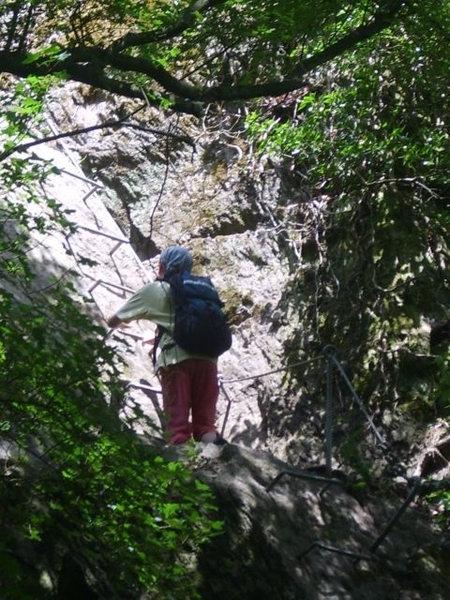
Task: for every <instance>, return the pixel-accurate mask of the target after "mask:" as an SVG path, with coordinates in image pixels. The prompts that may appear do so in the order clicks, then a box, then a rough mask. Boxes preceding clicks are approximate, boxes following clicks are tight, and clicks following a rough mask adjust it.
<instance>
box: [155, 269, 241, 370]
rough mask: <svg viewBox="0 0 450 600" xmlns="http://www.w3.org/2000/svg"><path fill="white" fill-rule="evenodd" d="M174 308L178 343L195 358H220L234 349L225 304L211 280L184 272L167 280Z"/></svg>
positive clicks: (173, 336)
mask: <svg viewBox="0 0 450 600" xmlns="http://www.w3.org/2000/svg"><path fill="white" fill-rule="evenodd" d="M165 281H167V282H168V283H169V284H170V289H171V294H172V302H173V308H174V331H173V335H172V338H173V340H174V341H175V343H176V344H177V345H178V346H180V348H183V349H184V350H187V351H188V352H192V353H193V354H199V355H200V356H207V357H210V358H218V357H219V356H220V355H221V354H223V353H224V352H226V351H227V350H229V349H230V348H231V343H232V337H231V329H230V326H229V324H228V321H227V318H226V316H225V313H224V312H223V310H222V309H223V302H222V301H221V300H220V297H219V294H218V292H217V290H216V288H215V287H214V284H213V283H212V281H211V279H210V278H209V277H200V276H198V275H191V274H190V273H187V272H183V273H177V274H176V275H173V276H172V277H170V278H169V279H165Z"/></svg>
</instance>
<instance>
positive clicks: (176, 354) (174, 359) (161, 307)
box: [116, 281, 217, 371]
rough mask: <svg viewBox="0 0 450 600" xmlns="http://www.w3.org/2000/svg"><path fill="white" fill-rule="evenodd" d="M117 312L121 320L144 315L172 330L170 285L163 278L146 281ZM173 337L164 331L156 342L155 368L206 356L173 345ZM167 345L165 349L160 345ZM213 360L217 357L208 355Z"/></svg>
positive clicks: (138, 317) (124, 320) (130, 319)
mask: <svg viewBox="0 0 450 600" xmlns="http://www.w3.org/2000/svg"><path fill="white" fill-rule="evenodd" d="M116 316H117V317H118V318H119V319H120V320H121V321H123V322H124V323H129V322H130V321H137V320H140V319H144V320H147V321H153V323H156V324H157V325H161V326H162V327H164V328H165V329H167V330H168V331H169V332H173V305H172V300H171V296H170V285H169V284H168V283H167V282H166V281H154V282H152V283H147V284H146V285H144V286H143V287H142V288H141V289H140V290H138V291H137V292H136V293H135V294H133V296H131V298H130V299H129V300H128V301H127V302H126V303H125V304H124V305H123V306H122V307H121V308H120V309H119V310H118V311H117V312H116ZM172 344H173V340H172V338H171V337H170V335H168V334H167V333H164V335H163V337H162V339H161V341H160V343H159V349H160V350H159V353H158V354H157V359H156V364H155V370H156V371H158V369H159V368H161V367H166V366H168V365H173V364H176V363H179V362H181V361H182V360H186V359H188V358H207V357H204V356H199V355H198V354H192V353H191V352H187V351H186V350H183V349H182V348H180V347H179V346H177V345H176V344H175V345H172ZM165 345H167V346H168V348H167V349H163V348H164V346H165ZM209 360H211V361H212V362H215V363H216V362H217V360H216V359H214V358H210V359H209Z"/></svg>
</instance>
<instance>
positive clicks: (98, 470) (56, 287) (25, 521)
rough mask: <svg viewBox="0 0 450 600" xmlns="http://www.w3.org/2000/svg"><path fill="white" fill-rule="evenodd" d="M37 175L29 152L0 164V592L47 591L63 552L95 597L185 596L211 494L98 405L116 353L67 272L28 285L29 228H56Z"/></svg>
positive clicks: (115, 388)
mask: <svg viewBox="0 0 450 600" xmlns="http://www.w3.org/2000/svg"><path fill="white" fill-rule="evenodd" d="M41 167H42V168H43V173H42V172H41ZM47 172H48V170H47V168H46V166H45V164H44V165H39V163H38V161H37V159H36V160H29V161H24V160H21V159H10V161H9V162H5V163H3V164H2V179H3V181H4V182H5V185H6V186H7V187H8V188H9V195H8V196H7V197H6V199H4V201H3V203H2V213H1V214H2V220H3V228H2V234H1V239H0V271H1V274H2V286H1V294H0V303H1V312H0V339H1V343H0V366H1V369H0V398H1V407H2V408H1V413H0V449H1V462H0V466H1V470H0V497H1V502H0V505H1V510H0V515H1V521H2V531H3V533H2V541H1V544H0V562H1V563H2V572H1V575H0V585H1V589H2V594H3V597H5V598H8V599H11V600H12V599H14V600H27V599H30V600H31V598H32V599H33V600H36V599H39V598H51V597H55V594H56V592H57V591H58V593H61V590H59V588H58V585H59V582H58V572H59V571H60V569H61V568H62V565H64V563H65V561H66V560H67V557H70V560H72V561H73V562H74V564H75V565H78V568H80V569H81V572H82V573H83V572H84V573H85V574H86V573H90V577H91V578H92V582H91V583H92V587H93V588H94V589H96V593H98V595H99V597H100V598H102V597H103V598H108V599H112V598H125V597H137V596H138V595H139V594H140V593H141V592H142V591H145V592H147V594H148V597H149V598H158V599H161V598H167V599H169V598H170V599H174V598H180V599H181V598H185V597H186V594H188V595H189V597H192V598H194V597H195V580H194V579H193V578H192V575H190V574H189V565H190V564H191V563H192V562H193V561H194V558H195V554H196V552H197V551H198V549H199V546H200V545H201V544H202V543H203V542H204V541H205V540H207V539H209V537H211V535H214V533H215V532H217V531H219V530H220V523H219V522H218V521H217V520H215V519H214V516H215V509H214V506H213V503H212V499H211V494H210V492H209V490H208V489H207V488H206V486H204V485H203V484H201V483H199V482H198V481H196V480H195V479H194V478H193V477H192V474H191V472H190V470H189V469H188V468H187V467H186V466H184V465H183V463H178V462H177V463H172V462H167V461H165V460H163V459H162V458H161V457H160V456H158V454H157V453H156V452H155V451H153V450H152V449H151V447H150V446H148V445H147V444H146V443H144V441H143V440H142V439H140V438H139V437H138V436H137V435H136V433H135V432H134V431H133V430H132V428H131V422H132V418H133V415H130V423H128V422H126V421H123V420H121V419H119V417H118V415H117V414H116V412H115V411H114V408H113V403H112V402H109V400H112V398H114V397H117V396H118V395H121V394H123V391H122V390H121V389H120V387H119V384H118V383H117V382H118V379H119V377H118V374H119V371H118V364H117V358H116V357H115V355H114V353H113V350H112V349H111V348H110V347H108V346H107V345H105V343H104V334H105V332H104V330H103V329H102V328H101V327H98V326H95V325H93V320H92V318H90V316H89V303H87V301H86V299H83V298H79V297H77V293H76V290H75V287H74V285H73V282H74V281H76V277H75V274H74V273H71V272H69V273H66V274H64V275H63V276H60V277H56V276H54V275H49V280H48V285H47V286H45V289H43V288H42V287H39V286H43V279H42V276H40V277H39V279H37V278H36V276H35V266H36V265H34V264H33V258H32V253H31V250H32V247H33V245H34V244H36V237H35V236H34V234H35V233H45V234H47V235H49V234H50V233H51V228H57V227H59V226H61V225H64V228H65V229H66V230H67V226H68V215H67V214H66V213H65V211H64V210H62V208H61V206H60V205H59V204H58V203H56V202H55V201H54V200H51V199H48V203H47V205H46V206H45V204H44V202H45V200H44V198H42V197H40V196H39V187H38V185H37V184H38V183H39V180H40V178H41V177H45V175H46V173H47ZM26 198H27V199H28V200H29V203H30V204H28V208H27V204H25V203H24V199H26ZM33 203H39V205H38V208H39V210H37V211H33ZM5 566H7V568H5Z"/></svg>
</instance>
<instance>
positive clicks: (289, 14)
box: [0, 0, 417, 115]
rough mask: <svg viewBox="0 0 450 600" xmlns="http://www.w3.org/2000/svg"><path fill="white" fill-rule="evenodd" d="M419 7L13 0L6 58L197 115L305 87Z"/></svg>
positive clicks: (16, 69) (6, 23)
mask: <svg viewBox="0 0 450 600" xmlns="http://www.w3.org/2000/svg"><path fill="white" fill-rule="evenodd" d="M416 8H417V7H416V2H413V1H411V0H410V1H407V2H405V1H400V0H389V1H386V2H383V3H381V4H380V3H379V2H371V1H369V2H368V1H367V0H364V1H359V2H351V3H344V5H343V4H342V2H338V1H337V0H333V1H332V2H330V1H328V2H324V1H320V2H317V1H309V2H298V1H297V0H284V1H283V2H272V1H269V0H261V1H260V2H258V3H255V2H249V1H248V0H190V1H180V2H171V1H169V0H153V1H152V2H142V1H141V0H133V1H131V2H129V1H128V2H123V0H114V1H112V2H108V3H107V5H106V6H105V5H104V4H101V3H99V2H97V1H96V0H90V1H87V2H83V3H79V2H77V1H76V0H72V1H70V0H53V1H52V2H47V1H45V2H44V1H42V0H33V1H32V2H23V3H14V2H11V3H8V4H7V6H6V11H5V14H4V16H3V18H2V20H1V21H0V34H1V36H0V37H1V38H2V40H3V44H2V46H1V49H0V58H1V59H2V60H1V63H0V64H2V69H3V70H4V71H5V72H9V73H12V74H14V75H17V76H19V77H24V76H27V75H37V76H43V75H57V76H60V77H61V78H68V79H72V80H76V81H82V82H84V83H87V84H89V85H92V86H94V87H97V88H101V89H104V90H107V91H111V92H115V93H117V94H121V95H125V96H129V97H132V98H141V99H144V98H146V99H147V100H148V101H149V102H151V103H153V104H156V105H158V106H166V107H167V106H171V107H172V108H173V109H175V110H179V111H184V112H188V113H192V114H196V115H200V114H201V109H202V105H205V104H208V103H210V102H217V101H236V100H239V99H241V100H243V99H247V98H254V97H260V96H265V95H275V96H276V95H279V94H281V93H286V92H288V91H292V90H296V89H299V88H301V87H303V86H304V85H305V83H306V82H305V80H304V76H305V74H306V73H308V72H311V71H312V70H313V69H315V68H317V66H319V65H322V64H325V63H327V62H328V61H329V60H331V59H333V58H335V57H336V56H339V55H341V54H343V53H345V52H346V51H348V50H349V49H350V50H351V49H352V48H354V47H355V46H356V45H357V44H358V43H359V42H361V41H363V40H366V39H369V38H370V37H372V36H373V35H375V34H376V33H378V32H379V31H382V30H383V29H386V28H389V27H390V26H391V25H392V23H395V22H396V20H402V19H404V18H405V17H406V16H407V15H408V14H414V12H415V10H416ZM218 23H220V27H217V24H218ZM262 65H264V68H262Z"/></svg>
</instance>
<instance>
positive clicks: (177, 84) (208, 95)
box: [0, 0, 414, 117]
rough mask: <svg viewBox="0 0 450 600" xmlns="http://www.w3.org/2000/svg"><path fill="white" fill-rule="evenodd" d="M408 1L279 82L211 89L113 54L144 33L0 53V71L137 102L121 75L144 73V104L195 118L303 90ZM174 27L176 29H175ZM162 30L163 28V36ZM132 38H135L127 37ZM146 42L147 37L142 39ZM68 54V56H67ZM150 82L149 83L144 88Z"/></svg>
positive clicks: (204, 0)
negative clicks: (221, 105) (48, 52)
mask: <svg viewBox="0 0 450 600" xmlns="http://www.w3.org/2000/svg"><path fill="white" fill-rule="evenodd" d="M223 1H224V0H195V1H194V2H193V4H192V5H191V6H190V7H189V9H187V12H186V13H185V15H184V16H182V17H181V18H180V20H179V21H178V22H177V23H176V24H175V25H174V26H173V28H172V29H171V31H172V32H174V31H175V30H177V31H181V30H182V29H181V28H182V27H185V26H187V25H188V21H189V18H190V17H189V15H190V16H193V15H194V11H195V10H207V9H209V8H211V7H213V6H218V5H220V4H222V3H223ZM413 5H414V0H390V1H389V2H386V3H385V4H384V6H383V7H382V8H380V9H379V10H378V12H377V13H375V14H374V16H373V18H372V20H371V22H369V23H367V24H364V25H360V26H359V27H356V28H355V29H354V30H353V31H352V32H351V33H349V34H347V35H344V36H343V37H342V38H340V39H339V40H338V41H337V42H335V43H332V44H330V45H329V46H328V47H326V48H324V49H323V50H322V51H320V52H318V53H317V54H314V55H313V56H311V57H310V58H307V59H305V60H304V61H302V62H301V63H300V64H299V65H298V66H297V67H296V68H295V69H294V70H293V71H291V73H290V75H289V76H288V77H286V78H283V79H273V80H269V81H266V82H264V83H259V84H249V85H239V84H236V85H230V83H229V82H227V83H223V84H220V85H216V86H209V85H207V84H205V85H204V86H200V85H199V86H197V85H192V84H189V83H186V81H183V80H182V79H180V78H178V77H175V76H173V75H172V74H171V73H170V72H169V71H168V70H167V69H164V68H163V67H161V66H159V65H156V64H155V63H153V62H152V61H151V60H148V59H144V58H139V57H135V56H130V55H128V54H123V53H121V52H119V51H117V48H119V47H120V48H124V47H127V46H128V45H129V44H130V43H131V40H132V39H134V40H135V43H138V44H140V43H146V42H144V38H145V36H146V35H147V36H151V35H153V34H152V33H151V32H149V33H146V34H127V35H126V36H124V37H123V38H122V40H121V42H120V44H119V45H117V44H116V43H115V44H112V45H111V47H110V48H109V50H105V49H102V48H100V47H98V46H92V47H87V46H84V47H77V48H74V49H71V50H70V51H66V56H67V58H65V59H63V60H61V59H58V60H52V61H50V60H49V59H48V57H43V58H38V59H36V60H35V61H32V62H27V60H26V59H27V55H26V54H25V53H20V52H6V51H3V52H0V64H1V65H2V67H1V68H2V70H3V71H7V72H9V73H12V74H14V75H18V76H21V77H26V76H28V75H49V74H53V75H54V74H57V73H65V75H66V77H68V78H70V79H73V80H75V81H79V82H81V83H85V84H88V85H91V86H93V87H96V88H100V89H103V90H106V91H108V92H111V93H114V94H118V95H121V96H126V97H129V98H142V97H143V95H144V94H143V92H142V88H141V87H138V86H137V85H136V84H133V83H130V82H129V81H124V80H123V79H122V78H121V75H122V74H131V73H135V74H137V75H145V76H146V77H147V78H148V79H149V80H151V81H153V82H155V83H156V84H158V86H161V88H162V89H161V90H159V89H158V90H157V91H155V90H149V89H146V90H145V92H146V94H147V96H148V97H149V99H150V102H151V103H152V104H153V105H155V106H160V105H161V102H162V101H168V102H169V103H170V107H171V109H172V110H174V111H175V112H183V113H187V114H192V115H194V116H197V117H200V116H201V114H202V110H203V109H202V105H204V104H208V103H215V102H229V101H236V100H248V99H251V98H259V97H263V96H272V97H273V96H281V95H283V94H286V93H288V92H292V91H294V90H297V89H299V88H301V87H303V86H304V85H305V84H306V81H305V79H304V77H305V75H306V74H307V73H308V72H311V71H312V70H314V69H315V68H317V67H318V66H320V65H323V64H326V63H327V62H329V61H330V60H333V59H335V58H337V57H338V56H341V55H342V54H344V53H345V52H348V51H350V50H352V49H354V48H355V47H356V46H357V45H358V44H360V43H362V42H364V41H367V40H368V39H370V38H371V37H373V36H374V35H376V34H378V33H380V32H381V31H383V30H385V29H386V28H388V27H389V26H391V25H392V24H393V23H394V22H395V19H396V17H397V16H398V14H399V12H400V11H401V10H402V9H404V10H406V9H408V8H411V7H412V6H413ZM177 28H178V29H177ZM167 32H168V30H166V34H167ZM132 36H135V37H132ZM145 39H147V41H148V39H150V38H149V37H147V38H145ZM67 54H68V55H67ZM107 69H113V70H114V71H116V72H118V75H117V77H113V76H111V75H108V74H107V73H106V70H107ZM150 86H151V82H149V87H150Z"/></svg>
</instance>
